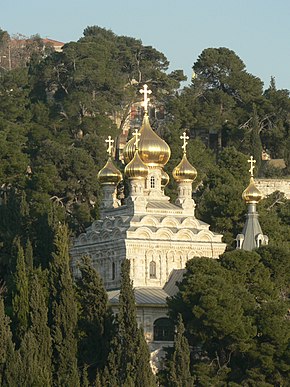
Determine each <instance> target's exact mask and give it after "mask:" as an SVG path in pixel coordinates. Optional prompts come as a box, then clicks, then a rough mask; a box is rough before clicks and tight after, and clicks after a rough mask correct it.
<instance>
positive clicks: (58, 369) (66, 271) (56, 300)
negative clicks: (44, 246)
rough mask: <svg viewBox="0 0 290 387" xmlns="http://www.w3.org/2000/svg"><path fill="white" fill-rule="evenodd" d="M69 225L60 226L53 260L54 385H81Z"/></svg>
mask: <svg viewBox="0 0 290 387" xmlns="http://www.w3.org/2000/svg"><path fill="white" fill-rule="evenodd" d="M68 243H69V238H68V229H67V226H59V228H58V231H57V233H56V236H55V252H54V253H53V256H52V261H51V263H50V310H49V315H50V327H51V337H52V350H53V353H52V360H53V385H55V386H70V387H75V386H79V375H78V369H77V340H76V328H77V305H76V299H75V292H74V287H73V281H72V276H71V273H70V267H69V250H68V249H69V244H68Z"/></svg>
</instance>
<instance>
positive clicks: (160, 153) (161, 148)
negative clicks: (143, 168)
mask: <svg viewBox="0 0 290 387" xmlns="http://www.w3.org/2000/svg"><path fill="white" fill-rule="evenodd" d="M139 133H140V139H139V143H138V151H139V155H140V158H141V160H142V161H143V162H144V163H145V164H146V165H148V166H164V165H165V164H166V163H167V162H168V160H169V158H170V154H171V151H170V148H169V146H168V145H167V144H166V142H165V141H164V140H162V138H160V137H159V136H158V134H156V133H155V132H154V131H153V129H152V128H151V125H150V122H149V118H148V115H147V114H145V115H144V118H143V123H142V126H141V129H140V131H139ZM135 150H136V146H135V138H134V137H132V138H131V140H130V141H128V143H127V144H126V145H125V147H124V150H123V156H124V160H125V163H129V162H130V161H131V160H132V159H133V157H134V154H135Z"/></svg>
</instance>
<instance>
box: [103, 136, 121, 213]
mask: <svg viewBox="0 0 290 387" xmlns="http://www.w3.org/2000/svg"><path fill="white" fill-rule="evenodd" d="M105 141H106V142H107V143H108V149H107V152H108V153H109V158H108V160H107V162H106V164H105V166H104V167H103V168H102V169H101V170H100V171H99V173H98V180H99V182H100V184H101V186H102V188H103V201H102V206H103V208H115V207H118V206H119V203H118V200H117V185H118V184H119V183H120V181H121V180H123V177H122V173H121V172H120V171H119V169H118V168H117V167H116V166H115V165H114V163H113V160H112V150H113V143H114V140H113V139H112V138H111V136H108V139H107V140H105Z"/></svg>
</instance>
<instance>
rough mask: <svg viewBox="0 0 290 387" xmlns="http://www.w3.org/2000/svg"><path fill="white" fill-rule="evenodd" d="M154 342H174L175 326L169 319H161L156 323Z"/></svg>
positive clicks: (154, 326)
mask: <svg viewBox="0 0 290 387" xmlns="http://www.w3.org/2000/svg"><path fill="white" fill-rule="evenodd" d="M153 330H154V341H173V340H174V324H173V322H172V321H171V320H170V319H169V318H167V317H164V318H159V319H158V320H155V321H154V325H153Z"/></svg>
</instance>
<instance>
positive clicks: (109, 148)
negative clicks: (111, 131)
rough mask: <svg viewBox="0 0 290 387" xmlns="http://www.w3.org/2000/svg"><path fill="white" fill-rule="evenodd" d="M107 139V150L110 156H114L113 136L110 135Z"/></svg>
mask: <svg viewBox="0 0 290 387" xmlns="http://www.w3.org/2000/svg"><path fill="white" fill-rule="evenodd" d="M105 141H106V142H107V143H108V149H107V152H108V153H109V155H110V156H112V149H113V143H114V140H113V139H112V137H111V136H108V138H107V140H105Z"/></svg>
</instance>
